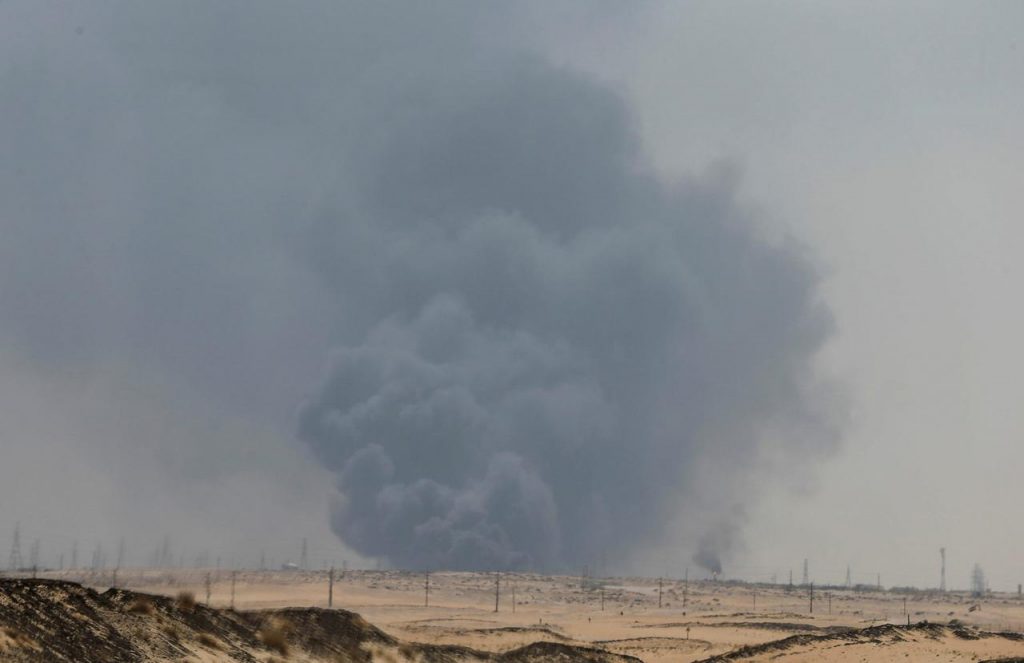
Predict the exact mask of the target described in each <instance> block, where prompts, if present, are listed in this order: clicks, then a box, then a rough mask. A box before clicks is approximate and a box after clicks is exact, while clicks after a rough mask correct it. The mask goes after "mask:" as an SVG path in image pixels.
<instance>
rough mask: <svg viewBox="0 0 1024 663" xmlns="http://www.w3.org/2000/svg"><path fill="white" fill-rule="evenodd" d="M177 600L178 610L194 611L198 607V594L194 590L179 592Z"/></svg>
mask: <svg viewBox="0 0 1024 663" xmlns="http://www.w3.org/2000/svg"><path fill="white" fill-rule="evenodd" d="M175 602H176V604H177V606H178V610H181V611H183V612H192V611H193V610H195V607H196V595H195V594H193V593H192V592H185V591H182V592H178V596H177V598H176V599H175Z"/></svg>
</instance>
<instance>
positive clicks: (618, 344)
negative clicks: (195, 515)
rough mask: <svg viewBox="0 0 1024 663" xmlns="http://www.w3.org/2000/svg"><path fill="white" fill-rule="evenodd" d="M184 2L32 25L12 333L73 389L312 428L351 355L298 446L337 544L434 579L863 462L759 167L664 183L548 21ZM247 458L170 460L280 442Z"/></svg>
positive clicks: (655, 526)
mask: <svg viewBox="0 0 1024 663" xmlns="http://www.w3.org/2000/svg"><path fill="white" fill-rule="evenodd" d="M185 5H186V6H187V8H182V7H179V6H177V5H176V6H175V7H173V8H172V7H169V6H168V7H164V6H161V5H157V4H152V3H124V4H114V3H110V4H104V5H96V6H85V5H76V6H75V8H74V10H73V11H72V10H70V9H69V10H68V11H67V12H55V11H53V10H52V9H48V8H47V7H48V6H47V5H45V4H44V3H32V2H29V3H14V4H11V3H5V4H4V5H3V8H2V11H4V12H5V14H4V16H5V17H6V19H5V20H4V21H2V22H0V23H3V24H4V25H7V26H13V25H26V26H31V27H32V29H24V30H21V29H19V30H13V29H11V30H9V31H8V33H5V34H6V35H7V38H6V39H4V40H2V43H0V49H3V50H2V51H0V54H3V55H4V56H5V62H6V63H8V65H9V66H5V68H4V69H3V70H2V73H0V75H2V77H3V78H2V84H3V90H4V96H3V102H4V117H5V122H4V123H2V126H0V141H2V145H3V147H4V149H3V150H2V154H3V156H2V157H0V168H2V172H0V174H2V175H3V177H2V178H0V193H2V194H3V196H2V197H0V224H2V225H0V229H2V230H3V232H4V241H3V242H2V243H0V258H2V260H0V305H2V306H3V309H4V312H5V315H4V320H3V327H2V328H0V333H2V336H3V340H4V342H5V344H6V345H5V347H7V348H13V349H14V351H15V352H16V353H17V354H18V355H19V356H24V357H27V358H28V360H27V361H29V362H30V363H31V364H32V365H33V366H34V367H36V366H37V367H39V370H40V371H41V373H46V371H51V370H54V371H56V372H58V373H62V374H63V373H66V372H75V371H82V372H83V375H85V376H86V377H85V380H86V381H88V380H89V379H90V378H91V376H92V375H93V371H113V370H120V369H119V368H118V367H121V366H123V365H132V366H138V367H139V368H138V369H137V370H138V373H139V375H141V376H142V377H139V378H138V382H140V383H141V382H146V381H153V382H158V383H161V384H163V383H165V382H166V383H169V384H173V385H183V386H181V387H180V388H179V387H177V386H176V387H175V388H176V389H180V391H181V393H184V394H187V395H188V397H189V402H191V400H192V399H195V400H198V401H201V402H203V404H204V407H206V408H209V410H210V411H212V412H216V413H219V416H217V417H214V418H217V419H219V417H220V416H223V417H225V418H227V417H237V418H239V419H240V420H243V421H263V420H264V419H270V420H271V423H272V426H274V427H284V426H285V425H287V426H293V425H294V420H292V419H287V417H292V416H294V413H293V412H292V411H290V410H289V408H292V407H294V405H295V404H296V403H297V402H299V401H300V400H301V394H302V391H303V390H304V389H307V388H308V387H309V385H313V384H315V381H316V371H317V370H318V369H319V368H320V367H321V365H322V363H323V361H324V358H325V357H327V356H328V354H329V355H330V359H329V361H328V365H327V370H326V375H325V377H324V379H323V382H322V385H321V386H320V388H319V389H318V390H317V391H316V392H315V393H314V394H312V395H311V396H310V397H309V398H308V401H307V402H306V404H305V405H304V407H303V408H302V410H301V416H300V425H299V436H300V437H301V439H302V440H303V441H304V442H305V443H306V444H307V445H308V448H310V449H312V451H313V452H314V454H315V456H316V457H317V458H318V459H319V460H320V461H321V462H322V463H323V464H324V465H325V466H326V467H327V468H329V469H330V470H331V471H332V472H333V473H334V476H335V477H336V484H337V496H336V500H335V505H334V508H333V515H332V524H333V527H334V530H335V532H336V533H337V534H338V536H339V537H340V538H341V539H342V540H343V541H344V542H345V543H346V544H348V545H350V546H351V547H352V548H354V549H355V550H356V551H358V552H360V553H362V554H364V555H367V556H376V557H382V558H385V559H386V560H387V561H389V562H390V563H393V564H396V565H400V566H409V567H430V568H446V567H447V568H527V567H531V568H538V569H558V568H563V567H566V566H574V565H577V564H580V563H594V562H595V561H596V560H597V559H599V558H606V559H608V560H621V559H625V558H627V557H628V555H629V554H630V553H632V552H634V551H636V550H642V549H644V548H645V547H647V546H650V545H652V544H655V543H658V542H659V541H661V540H662V538H663V537H662V534H663V531H664V530H665V529H666V528H667V527H668V526H669V525H670V524H673V523H676V522H678V521H679V520H682V521H683V522H684V523H685V522H694V523H698V524H699V526H698V525H695V527H697V529H701V528H703V524H702V523H703V521H704V520H705V519H709V520H710V521H714V520H715V519H716V518H717V517H718V516H719V514H720V513H725V514H728V513H729V510H730V509H731V508H732V505H733V504H734V503H737V502H739V503H743V502H745V501H747V500H748V499H749V496H750V495H751V493H752V491H753V490H754V486H753V485H752V484H751V483H750V482H748V481H746V479H745V477H747V476H749V471H750V469H751V468H756V467H757V466H758V463H759V454H760V452H761V451H762V450H763V449H764V448H771V449H773V450H776V451H780V452H782V457H783V458H785V459H787V460H788V459H792V458H795V457H803V456H807V455H810V454H808V452H809V451H813V450H817V449H821V448H825V447H827V446H829V445H830V444H831V443H832V440H833V439H834V432H833V430H832V427H831V424H830V422H829V420H828V418H827V417H826V416H825V415H823V414H822V410H821V409H820V408H819V404H818V403H817V402H816V400H815V399H814V398H811V397H810V396H809V395H810V394H813V393H814V392H815V390H816V389H817V388H818V386H819V385H817V383H816V382H815V378H814V373H813V367H812V362H813V359H814V357H815V355H816V353H817V351H818V350H819V348H820V347H821V346H822V344H823V343H824V342H825V340H826V339H827V338H828V336H829V333H830V329H831V321H830V316H829V313H828V311H827V310H826V309H825V308H824V307H823V306H822V305H821V304H819V303H818V299H817V294H816V288H817V282H818V278H817V276H816V274H815V272H814V270H813V269H812V267H811V266H810V264H809V262H808V261H807V260H806V259H805V257H804V256H803V255H802V253H801V250H800V249H799V247H797V246H796V245H795V244H794V243H791V242H788V241H783V242H769V241H767V240H765V239H764V238H763V237H762V236H761V235H759V233H758V230H757V224H756V222H755V221H756V220H754V219H752V218H750V215H749V213H748V212H747V211H745V210H744V208H743V207H742V206H741V205H740V204H738V203H737V201H736V191H735V187H736V182H735V180H736V178H735V176H734V174H732V172H731V171H730V170H729V169H728V168H724V169H720V170H719V171H716V172H713V173H712V174H710V175H708V176H707V177H704V178H700V179H695V180H693V181H690V182H684V183H681V184H677V185H673V186H666V185H664V184H663V183H661V182H659V181H658V180H657V179H656V178H655V177H654V176H653V175H652V174H651V173H650V172H649V171H648V169H647V167H646V165H645V162H644V157H643V154H642V151H641V146H640V144H639V139H638V137H637V135H636V131H635V128H634V125H633V119H632V117H631V114H630V110H629V108H628V105H627V103H626V101H625V100H624V99H623V98H622V96H621V95H620V94H618V93H617V92H616V91H615V90H613V89H611V88H609V87H607V86H605V85H603V84H600V83H598V82H596V81H595V80H593V79H591V78H589V77H588V76H585V75H583V74H580V73H576V72H573V71H567V70H565V69H563V68H560V67H556V66H553V65H552V64H550V63H549V62H548V61H546V60H545V59H544V58H543V57H542V55H539V54H538V53H536V52H533V51H531V52H527V49H524V48H523V44H524V43H527V42H528V41H529V39H528V38H527V37H525V36H524V35H527V34H528V33H529V32H530V30H529V23H528V22H526V23H524V22H523V21H522V20H521V18H522V17H521V16H519V15H517V14H518V10H517V11H515V12H513V11H512V10H510V9H508V8H500V7H499V6H497V5H480V4H478V3H469V2H467V3H459V2H451V3H445V4H443V5H435V4H434V3H431V4H430V5H427V4H420V3H401V4H398V3H389V2H374V3H338V2H334V1H332V2H312V1H311V2H308V3H303V4H302V5H301V9H300V8H299V6H296V5H293V4H283V3H270V2H267V3H262V2H222V3H216V4H212V3H185ZM539 6H540V5H537V7H539ZM90 7H91V8H90ZM524 13H525V12H524ZM79 28H81V29H80V30H79ZM555 32H557V30H552V33H555ZM37 34H46V35H51V38H50V42H48V46H49V47H48V48H40V47H39V46H38V40H37V39H36V38H35V37H36V35H37ZM679 121H680V122H685V121H686V118H684V117H681V118H679ZM332 348H333V350H332ZM134 380H135V378H134V377H133V381H134ZM115 400H116V399H115ZM110 409H111V410H115V409H116V408H113V407H111V408H110ZM184 418H185V419H187V418H188V416H187V414H186V415H184ZM282 420H283V421H285V422H286V423H282ZM134 437H135V436H133V441H132V444H139V445H145V444H147V442H146V440H147V438H148V436H146V435H139V436H137V437H138V438H139V439H140V440H142V441H140V442H135V441H134ZM218 440H219V441H218V442H217V443H216V446H214V443H212V442H209V441H208V440H207V439H205V438H202V437H200V436H182V439H180V440H176V441H174V442H169V443H166V444H163V443H161V444H155V443H154V445H153V446H155V447H156V449H155V450H154V456H155V457H156V458H158V459H160V460H161V461H162V462H163V465H162V467H174V468H175V471H178V472H180V474H181V475H182V476H189V477H196V476H207V477H216V476H218V473H219V472H220V473H230V472H231V471H232V468H236V467H237V466H238V465H239V464H240V463H245V462H249V461H251V460H252V458H259V457H260V455H259V454H258V453H255V454H251V455H250V454H249V452H250V451H253V448H252V445H253V444H254V442H253V441H252V440H251V439H247V438H246V436H245V435H229V436H223V437H222V438H218ZM125 474H131V473H125ZM183 492H187V491H183ZM725 517H726V518H728V516H725ZM694 540H695V539H694ZM718 552H719V554H725V552H724V551H718Z"/></svg>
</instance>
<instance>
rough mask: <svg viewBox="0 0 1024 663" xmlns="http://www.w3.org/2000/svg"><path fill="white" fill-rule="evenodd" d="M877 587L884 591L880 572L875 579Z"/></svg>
mask: <svg viewBox="0 0 1024 663" xmlns="http://www.w3.org/2000/svg"><path fill="white" fill-rule="evenodd" d="M875 587H876V588H877V589H878V591H882V574H881V573H879V574H878V577H877V579H876V581H875Z"/></svg>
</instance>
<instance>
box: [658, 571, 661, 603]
mask: <svg viewBox="0 0 1024 663" xmlns="http://www.w3.org/2000/svg"><path fill="white" fill-rule="evenodd" d="M658 607H659V608H660V607H661V578H658Z"/></svg>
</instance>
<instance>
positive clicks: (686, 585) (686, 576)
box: [683, 566, 690, 610]
mask: <svg viewBox="0 0 1024 663" xmlns="http://www.w3.org/2000/svg"><path fill="white" fill-rule="evenodd" d="M689 594H690V567H688V566H687V567H686V570H685V571H684V572H683V609H684V610H685V609H686V601H687V599H688V598H689Z"/></svg>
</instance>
